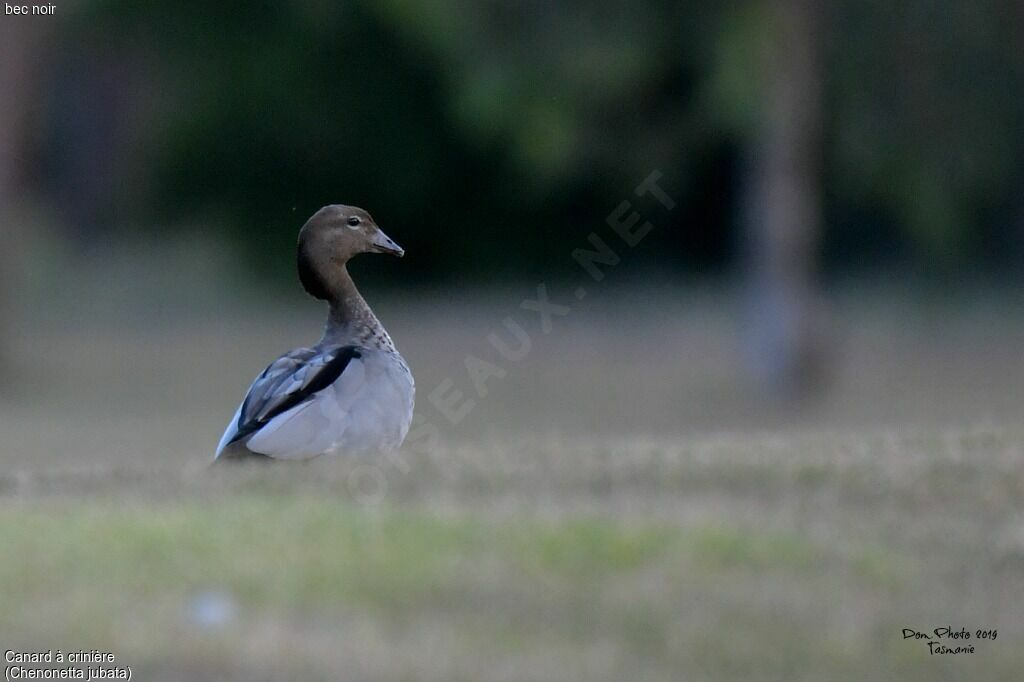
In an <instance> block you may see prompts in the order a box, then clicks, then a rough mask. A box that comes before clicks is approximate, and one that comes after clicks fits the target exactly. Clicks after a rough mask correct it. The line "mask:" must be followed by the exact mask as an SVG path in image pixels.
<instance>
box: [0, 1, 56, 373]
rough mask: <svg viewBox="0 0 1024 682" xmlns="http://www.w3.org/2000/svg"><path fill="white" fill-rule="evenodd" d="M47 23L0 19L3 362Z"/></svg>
mask: <svg viewBox="0 0 1024 682" xmlns="http://www.w3.org/2000/svg"><path fill="white" fill-rule="evenodd" d="M45 23H46V22H44V21H42V20H40V19H33V18H31V17H19V18H18V20H11V19H10V18H8V20H7V21H4V22H2V23H0V99H2V101H3V106H0V364H2V363H3V361H4V358H5V355H6V351H7V344H8V339H9V337H10V327H9V325H10V324H11V311H10V303H11V300H12V298H13V294H12V289H13V282H12V280H13V277H14V273H13V270H14V268H15V265H16V264H17V257H18V253H19V248H18V247H19V244H21V236H22V232H21V221H20V220H19V215H20V213H21V211H20V209H21V207H22V206H23V204H24V202H23V201H22V196H21V182H22V180H23V177H22V174H23V171H24V164H25V155H26V149H25V147H26V141H27V138H28V134H27V129H28V124H29V113H30V112H29V105H28V103H29V101H31V99H32V93H33V91H34V87H35V85H36V83H35V82H34V81H33V76H34V75H35V76H38V73H35V72H36V71H38V66H39V63H38V57H39V47H40V44H41V41H42V38H43V37H44V32H45Z"/></svg>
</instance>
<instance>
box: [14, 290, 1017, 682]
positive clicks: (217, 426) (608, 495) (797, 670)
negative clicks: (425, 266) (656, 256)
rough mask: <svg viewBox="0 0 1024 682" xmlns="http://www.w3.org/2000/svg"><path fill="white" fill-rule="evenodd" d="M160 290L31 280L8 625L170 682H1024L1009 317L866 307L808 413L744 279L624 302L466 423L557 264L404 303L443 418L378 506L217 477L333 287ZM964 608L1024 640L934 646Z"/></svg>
mask: <svg viewBox="0 0 1024 682" xmlns="http://www.w3.org/2000/svg"><path fill="white" fill-rule="evenodd" d="M167 276H168V277H170V274H168V275H167ZM120 279H121V277H120V276H116V273H115V277H114V281H120ZM151 286H152V287H153V291H152V292H150V293H149V294H147V292H146V291H143V292H142V295H141V297H140V292H138V291H123V292H120V290H119V289H117V288H116V287H111V286H110V285H109V283H107V284H104V285H103V286H99V285H97V286H96V287H92V288H90V286H89V285H88V284H84V285H82V286H81V287H80V288H79V289H78V293H76V294H72V295H70V297H69V298H67V299H65V300H63V301H61V302H60V303H58V304H57V305H56V307H52V306H51V307H50V308H48V309H47V311H46V312H45V313H44V312H39V311H40V309H41V306H40V305H39V301H34V300H31V299H29V300H28V301H26V302H25V308H26V309H27V310H32V311H34V312H32V313H31V314H25V315H23V317H22V318H20V319H23V320H25V321H26V322H25V323H24V324H22V325H20V326H19V327H18V328H17V330H16V333H15V335H14V338H13V339H12V340H11V344H10V352H9V353H8V357H9V358H10V363H9V365H10V368H9V371H8V372H7V374H6V376H8V377H10V378H11V379H10V381H8V382H7V384H6V386H5V392H4V393H3V395H2V397H0V428H2V434H0V466H2V473H0V552H2V557H0V648H3V649H15V650H19V649H20V650H26V649H33V650H35V649H56V648H58V647H60V648H63V649H64V650H71V649H74V650H78V649H93V648H95V649H100V650H103V651H111V652H113V653H114V654H115V655H116V656H117V661H118V662H119V663H121V664H128V665H131V666H132V669H133V672H134V676H135V679H140V680H207V679H224V680H281V679H298V680H337V679H344V680H437V681H445V682H455V681H459V680H466V681H470V680H474V681H476V680H483V681H490V680H555V679H557V680H581V681H582V680H586V681H588V682H589V681H594V680H678V679H686V680H749V679H758V680H825V679H827V680H865V679H872V680H876V679H899V680H961V679H975V680H1016V679H1019V677H1020V674H1019V671H1020V669H1021V667H1022V665H1024V654H1022V653H1021V651H1022V649H1021V646H1020V642H1021V637H1022V635H1024V609H1022V608H1021V606H1020V603H1019V598H1020V595H1021V594H1022V593H1024V422H1022V421H1021V420H1020V417H1021V416H1022V415H1021V398H1022V392H1021V386H1024V360H1022V358H1021V355H1020V350H1019V349H1020V348H1021V347H1022V342H1024V318H1022V317H1021V316H1019V314H1018V315H1016V316H1012V315H1011V316H1009V317H1008V316H1006V315H1005V314H1004V312H1003V311H1005V310H1010V309H1012V308H1011V306H1009V305H1000V304H998V302H996V303H991V302H990V303H988V304H986V305H980V304H978V302H977V301H973V300H966V301H943V302H941V303H935V302H928V301H921V300H916V301H914V300H902V302H894V301H892V300H887V301H885V302H884V303H877V304H876V305H865V304H863V303H856V301H858V300H861V299H853V300H852V301H851V300H844V299H842V298H841V297H840V300H839V304H838V307H837V310H836V319H837V330H838V332H839V333H837V344H836V349H835V353H836V355H835V360H836V368H837V369H836V377H835V381H834V383H833V386H832V389H831V391H830V392H829V393H828V394H826V396H825V397H824V398H823V399H822V400H819V401H816V402H815V403H814V404H807V405H800V406H794V405H785V406H783V405H777V404H774V403H772V402H771V401H769V400H767V399H766V398H765V397H764V396H759V395H757V394H756V392H754V391H752V389H751V388H750V386H749V385H748V384H747V383H746V382H745V381H744V378H743V374H742V371H741V364H740V362H739V357H740V355H741V348H740V344H739V343H738V342H737V340H736V339H737V338H738V336H739V335H738V333H737V332H738V329H737V324H736V320H737V319H738V315H737V310H736V308H735V306H733V305H730V304H729V302H728V301H729V300H730V299H729V298H728V297H725V296H723V295H721V294H717V293H714V292H711V293H709V292H704V293H692V292H691V293H684V294H682V295H679V296H672V295H670V292H668V291H665V290H653V289H637V288H623V289H620V290H619V291H617V292H615V293H612V292H611V291H609V292H607V295H605V296H604V297H603V298H600V299H598V297H596V296H595V298H594V300H593V301H592V302H588V303H587V305H585V306H579V307H578V308H577V309H574V311H573V313H572V314H571V315H569V316H567V317H566V318H564V319H559V320H556V325H555V328H554V329H553V331H552V333H551V334H549V335H543V334H540V333H539V332H537V333H536V334H535V339H534V341H535V343H534V348H533V350H532V351H531V355H530V356H529V357H528V358H526V359H525V360H524V361H522V362H521V363H518V364H516V365H511V366H508V367H507V376H505V377H504V378H502V379H495V380H494V381H493V382H492V383H489V384H488V386H489V388H490V389H491V390H490V393H489V394H488V396H487V397H486V398H485V399H481V400H479V401H478V404H477V405H476V407H475V408H474V409H473V411H472V412H471V413H470V414H469V416H467V417H466V419H465V420H463V421H462V422H461V423H460V424H458V425H457V426H453V425H451V424H449V423H448V422H447V421H446V420H445V419H444V418H443V417H442V416H441V415H440V414H439V413H438V412H437V411H436V409H435V408H433V407H432V406H431V405H430V403H429V401H428V400H427V399H426V397H425V396H426V395H427V394H428V393H429V392H430V390H431V389H432V388H434V387H435V386H436V385H437V384H438V383H439V382H441V381H442V380H444V379H445V378H451V379H452V380H453V381H454V383H455V385H456V386H457V387H460V388H461V389H462V390H463V391H465V392H467V394H468V392H469V391H471V390H472V389H471V384H470V383H469V381H468V379H467V378H466V375H465V368H464V367H463V364H462V362H463V359H464V357H465V356H466V355H467V354H475V355H479V356H481V357H486V355H485V354H486V353H487V352H488V345H487V343H486V337H487V334H488V333H489V331H490V330H492V329H494V328H495V327H497V325H499V324H500V322H501V320H502V319H503V317H504V316H506V315H509V314H515V313H516V310H517V309H518V303H519V301H520V300H521V299H522V298H524V297H526V296H530V295H532V294H533V293H534V292H533V290H532V287H529V286H528V287H524V288H523V289H516V288H510V289H509V290H508V291H495V292H490V293H489V294H486V295H483V294H481V295H474V296H460V295H458V294H455V295H445V296H440V295H438V294H436V293H430V292H418V294H417V296H416V297H415V300H413V301H412V302H409V301H408V300H406V301H403V302H401V303H399V301H398V300H397V299H393V298H391V299H389V298H387V297H384V298H383V299H382V300H381V303H380V305H379V306H378V307H379V312H380V315H381V317H382V318H383V319H384V320H385V323H387V324H388V326H389V328H390V329H391V331H392V333H393V335H394V337H395V339H396V341H397V342H398V344H399V346H400V347H401V348H402V350H403V351H404V352H405V354H406V355H407V357H408V358H409V360H410V364H411V365H412V367H413V369H414V372H415V373H416V376H417V380H418V386H419V391H420V393H419V395H420V402H419V410H418V411H419V413H420V414H421V415H422V416H423V418H424V419H426V420H427V421H429V422H430V423H433V424H436V425H437V426H438V428H439V433H440V439H439V440H438V442H437V443H436V444H435V445H434V447H432V448H430V451H429V452H425V451H423V450H422V449H421V448H411V449H407V450H406V451H403V453H402V456H401V458H399V459H397V460H395V461H392V462H386V463H382V464H380V465H379V466H378V468H377V469H374V473H375V476H376V477H374V478H372V482H373V483H375V484H376V485H377V486H380V487H379V488H376V489H375V492H376V493H378V494H375V495H373V496H372V503H368V502H367V501H366V499H365V496H364V495H360V494H358V493H359V490H360V487H359V485H354V481H358V480H361V479H360V478H359V477H358V476H357V473H358V472H359V471H364V472H365V469H363V470H360V469H359V466H364V465H361V464H358V463H347V462H316V463H312V464H308V465H300V466H291V467H262V466H255V467H237V468H232V469H229V470H220V469H213V470H211V469H208V468H207V467H206V463H207V462H208V460H209V457H210V451H211V449H212V447H213V445H214V444H215V443H216V441H217V439H218V437H219V435H220V431H221V429H222V428H223V425H224V423H225V422H226V420H227V419H228V418H229V417H230V415H231V413H232V412H233V410H234V407H235V405H236V402H237V400H238V399H239V398H240V397H241V393H242V392H243V391H244V389H245V387H246V385H247V384H248V381H249V380H250V379H251V378H252V376H253V375H254V374H255V373H256V372H258V371H259V369H261V368H262V366H263V365H264V364H265V363H266V362H267V361H268V360H269V359H271V358H272V357H273V356H274V355H275V354H276V353H278V352H281V351H283V350H285V349H287V348H288V347H290V346H292V345H296V344H300V343H307V342H309V341H310V340H312V338H311V337H315V336H316V333H317V331H318V328H319V320H318V319H317V315H318V311H317V308H316V306H315V305H312V304H311V303H306V302H299V303H298V304H297V305H296V310H295V311H294V312H291V313H287V314H286V313H284V312H282V309H281V307H280V305H279V304H277V303H275V304H274V305H272V306H270V307H269V308H268V306H267V305H266V304H262V305H261V306H255V305H254V304H252V302H248V303H247V302H244V301H243V302H239V301H238V300H234V299H230V300H229V299H228V298H226V299H225V300H223V301H221V300H212V301H211V300H209V298H208V297H206V298H204V299H203V301H204V302H203V304H202V306H201V307H197V306H195V305H190V303H189V299H188V292H184V293H177V294H167V293H166V292H167V291H173V289H171V288H170V287H165V286H163V285H162V284H161V283H160V282H159V281H156V282H155V283H153V284H151ZM127 288H128V287H127V286H126V287H125V289H127ZM96 292H103V296H99V295H98V294H97V293H96ZM119 292H120V293H119ZM371 298H372V296H371ZM865 300H873V301H881V300H883V299H882V298H881V297H874V298H869V299H865ZM983 300H984V301H990V299H983ZM256 310H258V311H259V312H260V315H259V316H256V315H252V314H248V313H249V312H252V311H256ZM527 323H530V324H533V320H532V319H531V318H529V317H524V318H523V324H524V325H526V324H527ZM354 491H355V492H354ZM364 492H365V491H364ZM946 626H950V627H952V628H954V629H956V630H959V629H960V627H961V626H963V627H966V628H967V629H968V630H969V631H970V632H972V633H975V632H976V631H977V630H978V629H986V630H987V629H996V630H997V631H998V635H997V639H996V640H995V641H988V640H984V641H980V640H977V639H972V640H971V641H970V642H969V643H970V644H973V645H974V646H975V649H976V651H975V653H974V654H969V655H957V656H940V655H929V653H928V648H927V646H926V645H925V644H924V643H923V642H921V641H913V640H904V639H903V636H902V630H903V628H913V629H915V630H919V631H925V632H931V631H932V630H933V629H934V628H938V627H946ZM947 643H950V644H952V645H954V646H955V645H956V644H958V642H947ZM961 644H962V643H961Z"/></svg>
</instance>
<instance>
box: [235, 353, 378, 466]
mask: <svg viewBox="0 0 1024 682" xmlns="http://www.w3.org/2000/svg"><path fill="white" fill-rule="evenodd" d="M332 352H333V353H334V357H332V358H331V359H330V360H329V361H328V362H326V363H325V364H324V365H323V367H321V369H320V371H319V372H317V373H316V375H314V376H313V377H312V378H311V379H310V380H309V381H308V382H307V383H306V384H305V385H304V386H302V387H301V388H300V389H299V390H297V391H294V392H293V393H290V394H288V395H287V396H286V397H285V398H284V400H282V401H281V402H280V403H279V404H277V405H275V406H274V407H273V408H272V409H270V410H269V411H267V412H266V414H261V412H263V411H264V410H263V408H264V407H265V406H266V405H267V404H268V403H269V401H270V398H271V397H273V396H274V394H275V392H276V389H277V388H278V387H279V386H281V384H283V383H285V382H286V381H289V380H291V379H292V378H293V377H294V372H291V373H287V372H286V373H282V374H281V376H279V377H277V378H276V379H275V381H273V383H270V384H266V385H264V386H259V384H260V380H262V379H266V378H267V376H268V374H269V373H270V370H271V369H273V367H274V365H273V364H272V365H270V367H268V368H267V369H266V370H264V371H263V374H261V375H260V376H259V377H258V378H257V379H256V381H255V382H253V388H252V389H250V391H249V395H247V396H245V401H244V402H243V403H242V409H241V410H239V412H238V424H237V425H236V429H237V431H236V433H235V435H234V437H233V438H232V439H231V440H230V441H228V442H227V443H225V447H226V446H227V445H230V444H232V443H236V442H238V441H239V440H242V439H243V438H245V437H247V436H250V435H252V434H253V433H256V432H257V431H259V430H260V429H261V428H263V427H264V426H265V425H266V424H267V422H269V421H270V420H271V419H273V418H274V417H276V416H277V415H279V414H282V413H284V412H287V411H288V410H290V409H292V408H293V407H295V406H296V405H300V404H302V403H304V402H306V401H307V400H311V399H312V398H313V396H314V395H315V394H316V393H318V392H320V391H322V390H324V389H325V388H327V387H328V386H330V385H331V384H333V383H334V382H335V381H337V380H338V377H340V376H341V373H342V372H344V371H345V368H346V367H348V363H349V362H351V361H352V359H353V358H360V357H362V354H361V353H360V352H359V349H358V348H357V347H356V346H340V347H339V348H337V349H335V350H334V351H332ZM308 353H311V351H306V354H308ZM315 355H316V353H312V356H313V357H315ZM303 359H309V358H308V357H306V358H303ZM257 386H259V389H258V390H257Z"/></svg>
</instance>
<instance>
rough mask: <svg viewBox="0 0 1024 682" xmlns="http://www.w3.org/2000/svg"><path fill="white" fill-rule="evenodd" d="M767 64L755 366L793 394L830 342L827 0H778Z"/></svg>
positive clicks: (756, 151)
mask: <svg viewBox="0 0 1024 682" xmlns="http://www.w3.org/2000/svg"><path fill="white" fill-rule="evenodd" d="M769 6H770V7H771V12H772V13H771V15H770V16H771V17H772V20H773V21H772V23H773V25H772V26H769V27H768V33H769V39H768V42H767V44H766V46H765V47H766V53H765V55H764V60H763V61H762V64H763V65H764V72H763V73H762V74H761V76H762V85H761V87H762V91H761V92H762V94H761V112H760V116H759V118H758V128H757V130H756V131H755V139H754V142H753V147H752V154H751V157H750V165H749V168H748V177H747V183H748V185H747V190H746V191H747V196H746V198H745V202H744V204H745V222H746V232H747V247H748V249H749V251H748V253H747V257H748V261H747V263H748V268H749V272H748V276H749V277H748V284H749V286H750V287H751V290H750V297H749V303H750V306H751V308H750V319H749V322H750V325H751V328H750V334H749V337H748V341H749V344H750V351H751V357H752V360H753V366H754V370H755V371H756V373H757V375H758V377H759V378H760V379H761V380H762V381H764V382H765V383H766V384H767V385H768V387H769V388H770V389H772V390H775V391H785V392H786V393H788V394H791V395H792V394H801V393H805V392H806V391H808V390H809V389H813V388H814V387H816V386H817V385H818V384H819V380H820V379H821V378H822V370H823V369H824V368H823V366H822V364H823V359H824V358H823V353H824V351H825V348H824V347H823V346H824V343H825V339H824V334H823V331H824V330H823V327H822V320H823V316H824V311H823V299H822V296H821V293H820V291H819V288H818V287H819V283H818V250H819V235H820V231H821V220H822V218H821V197H820V194H821V179H820V178H821V166H822V162H821V150H822V139H821V138H822V102H821V100H822V71H823V64H822V61H823V57H822V42H823V40H822V38H823V36H822V30H823V28H824V22H823V16H822V15H823V12H824V8H825V5H824V3H821V2H819V1H818V0H778V1H777V2H772V3H770V5H769Z"/></svg>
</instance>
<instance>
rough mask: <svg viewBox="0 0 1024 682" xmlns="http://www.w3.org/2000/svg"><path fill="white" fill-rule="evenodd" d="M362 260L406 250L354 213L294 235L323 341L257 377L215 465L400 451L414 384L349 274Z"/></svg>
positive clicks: (344, 210)
mask: <svg viewBox="0 0 1024 682" xmlns="http://www.w3.org/2000/svg"><path fill="white" fill-rule="evenodd" d="M363 253H382V254H388V255H392V256H397V257H399V258H401V257H402V256H404V255H405V250H404V249H402V248H401V247H400V246H398V244H396V243H395V242H394V241H393V240H392V239H391V238H390V237H388V236H387V235H386V234H384V232H383V230H381V229H380V227H378V226H377V223H376V222H374V220H373V217H372V216H371V215H370V214H369V213H367V212H366V211H365V210H363V209H361V208H357V207H355V206H346V205H343V204H332V205H328V206H324V207H323V208H321V209H320V210H319V211H317V212H316V213H314V214H313V216H312V217H310V219H309V220H307V221H306V223H305V224H304V225H303V226H302V228H301V229H300V230H299V236H298V248H297V266H298V274H299V281H300V282H301V284H302V286H303V288H304V289H305V290H306V292H307V293H308V294H309V295H311V296H313V297H314V298H317V299H319V300H322V301H326V303H327V321H326V323H325V325H324V332H323V336H322V337H321V339H320V341H319V342H317V343H316V344H315V345H313V346H310V347H303V348H295V349H293V350H290V351H288V352H287V353H285V354H284V355H282V356H281V357H279V358H277V359H276V360H274V361H273V362H272V363H270V365H269V366H268V367H267V368H266V369H265V370H263V372H262V373H261V374H260V375H259V376H258V377H256V379H255V381H253V383H252V385H251V386H250V387H249V390H248V392H247V393H246V396H245V398H244V399H243V400H242V403H241V405H239V407H238V410H237V411H236V412H235V415H234V417H232V418H231V421H230V422H229V423H228V426H227V428H226V429H225V431H224V435H223V436H222V437H221V439H220V443H218V445H217V451H216V455H215V457H214V461H215V462H218V461H233V460H234V461H237V460H252V459H259V460H268V459H270V460H309V459H313V458H317V457H321V456H324V455H341V456H345V457H348V456H353V457H362V456H367V455H375V454H387V453H390V452H393V451H394V450H396V449H398V447H399V446H401V444H402V441H404V440H405V436H406V434H407V433H408V431H409V425H410V424H411V423H412V415H413V407H414V402H415V393H416V385H415V381H414V380H413V376H412V371H411V370H410V369H409V365H408V364H407V363H406V361H405V358H403V357H402V355H401V353H399V352H398V349H397V348H396V347H395V344H394V342H393V341H392V340H391V336H390V335H389V334H388V332H387V330H386V329H384V325H382V324H381V322H380V320H378V319H377V316H376V315H374V313H373V311H372V310H371V309H370V306H369V305H368V304H367V302H366V300H365V299H364V298H363V297H362V295H361V294H360V293H359V290H358V289H357V288H356V285H355V282H354V281H353V280H352V276H351V275H350V274H349V271H348V262H349V260H351V259H352V258H354V257H355V256H357V255H359V254H363Z"/></svg>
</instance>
